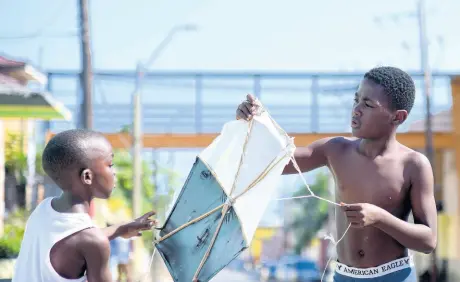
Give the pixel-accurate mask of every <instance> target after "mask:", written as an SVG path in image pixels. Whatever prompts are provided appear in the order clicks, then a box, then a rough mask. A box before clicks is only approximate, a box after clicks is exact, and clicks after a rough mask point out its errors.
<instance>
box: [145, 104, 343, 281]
mask: <svg viewBox="0 0 460 282" xmlns="http://www.w3.org/2000/svg"><path fill="white" fill-rule="evenodd" d="M257 102H258V103H259V106H260V107H259V113H258V115H255V116H254V117H253V118H252V119H251V120H250V121H245V120H234V121H230V122H227V123H226V124H224V126H223V128H222V131H221V133H220V135H219V136H218V137H217V138H216V139H214V141H213V142H212V143H211V144H210V145H209V146H208V147H207V148H205V149H204V150H203V151H202V152H201V153H200V154H199V155H198V156H197V157H196V160H195V163H194V164H193V166H192V168H191V170H190V172H189V175H188V178H187V180H186V181H185V183H184V185H183V187H182V189H181V191H180V194H179V195H178V197H177V199H176V201H175V203H174V205H173V206H172V208H171V211H170V213H169V215H168V217H167V218H166V220H165V222H164V224H163V226H162V227H161V228H158V229H160V232H159V237H158V238H156V239H155V240H154V242H153V243H154V246H155V251H158V253H159V254H160V256H161V257H162V259H163V261H164V263H165V265H166V267H167V268H168V271H169V273H170V274H171V277H172V279H173V280H174V281H175V282H178V281H180V282H185V281H187V282H188V281H190V282H192V281H199V282H206V281H209V280H211V279H212V278H213V277H214V276H215V275H216V274H217V273H218V272H219V271H221V270H222V269H223V268H224V267H226V266H227V265H228V264H229V263H230V262H231V261H232V260H234V259H235V258H236V257H238V255H239V254H240V253H241V252H243V251H244V250H245V249H247V248H248V247H249V246H250V245H251V241H252V239H253V236H254V233H255V231H256V228H257V226H258V224H259V222H260V220H261V218H262V216H263V214H264V212H265V209H266V207H267V205H268V204H269V202H270V201H271V200H272V199H271V198H272V195H273V193H274V191H275V189H276V185H277V183H278V180H279V178H280V177H281V174H282V171H283V169H284V167H285V166H286V165H287V164H288V163H289V161H291V160H292V161H293V164H294V165H295V167H296V168H297V169H298V166H297V164H296V163H295V159H294V158H293V153H294V151H295V148H296V147H295V145H294V140H293V138H291V137H290V136H289V135H288V134H287V133H286V132H285V131H284V130H283V129H282V128H281V127H280V126H279V125H278V124H277V123H276V122H275V121H274V120H273V119H272V118H271V116H270V114H269V113H268V111H266V109H264V107H263V106H262V104H261V103H260V102H259V101H257ZM298 170H299V169H298ZM302 179H303V177H302ZM303 180H304V179H303ZM304 183H305V184H306V182H305V180H304ZM306 186H307V188H308V185H306ZM308 190H309V191H310V193H311V195H308V196H305V197H316V198H319V199H322V198H320V197H318V196H316V195H314V194H313V193H312V192H311V190H310V189H309V188H308ZM322 200H325V199H322ZM326 201H328V202H330V203H333V202H331V201H329V200H326ZM333 204H336V203H333ZM152 257H153V256H152Z"/></svg>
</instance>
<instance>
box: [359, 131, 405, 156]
mask: <svg viewBox="0 0 460 282" xmlns="http://www.w3.org/2000/svg"><path fill="white" fill-rule="evenodd" d="M397 144H398V141H397V140H396V134H395V133H392V134H390V135H389V136H386V137H383V138H379V139H361V142H359V146H358V151H359V152H360V153H361V154H363V155H365V156H367V157H369V158H375V157H377V156H382V155H384V154H385V153H386V152H388V151H389V150H391V149H392V148H394V146H395V145H397Z"/></svg>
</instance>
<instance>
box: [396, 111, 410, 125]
mask: <svg viewBox="0 0 460 282" xmlns="http://www.w3.org/2000/svg"><path fill="white" fill-rule="evenodd" d="M407 116H408V113H407V111H406V110H398V111H396V113H395V115H394V117H393V123H394V124H395V125H400V124H402V123H403V122H404V121H406V119H407Z"/></svg>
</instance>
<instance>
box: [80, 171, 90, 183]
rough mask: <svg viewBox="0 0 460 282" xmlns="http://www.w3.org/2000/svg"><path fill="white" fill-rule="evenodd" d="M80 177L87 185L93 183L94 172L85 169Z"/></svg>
mask: <svg viewBox="0 0 460 282" xmlns="http://www.w3.org/2000/svg"><path fill="white" fill-rule="evenodd" d="M80 179H81V181H82V182H83V184H85V185H91V184H92V183H93V172H92V171H91V170H90V169H88V168H87V169H84V170H83V171H82V172H81V175H80Z"/></svg>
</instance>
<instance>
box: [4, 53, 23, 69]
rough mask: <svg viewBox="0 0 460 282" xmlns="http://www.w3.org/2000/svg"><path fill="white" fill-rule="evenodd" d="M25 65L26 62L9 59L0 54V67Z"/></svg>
mask: <svg viewBox="0 0 460 282" xmlns="http://www.w3.org/2000/svg"><path fill="white" fill-rule="evenodd" d="M25 65H26V63H25V62H21V61H15V60H11V59H8V58H6V57H4V56H0V68H10V67H13V68H17V67H24V66H25Z"/></svg>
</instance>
